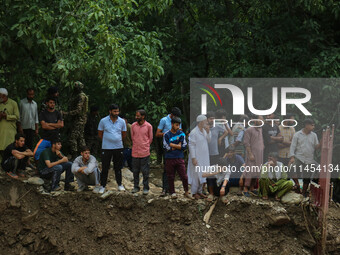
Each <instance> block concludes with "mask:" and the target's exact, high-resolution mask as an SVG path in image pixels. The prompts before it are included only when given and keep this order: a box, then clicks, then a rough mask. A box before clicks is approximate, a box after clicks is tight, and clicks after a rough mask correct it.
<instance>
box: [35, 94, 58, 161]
mask: <svg viewBox="0 0 340 255" xmlns="http://www.w3.org/2000/svg"><path fill="white" fill-rule="evenodd" d="M55 102H56V101H55V98H49V99H47V100H46V104H47V109H46V110H44V111H43V112H41V113H40V116H39V119H40V124H41V127H42V129H43V132H42V135H41V139H40V141H39V142H38V143H37V145H36V146H35V149H34V159H35V160H39V158H40V154H41V153H42V152H43V151H44V150H45V149H46V148H50V147H51V146H52V144H51V141H53V140H57V139H60V134H59V129H60V128H63V127H64V120H63V118H62V116H61V114H60V112H58V111H57V110H56V109H55Z"/></svg>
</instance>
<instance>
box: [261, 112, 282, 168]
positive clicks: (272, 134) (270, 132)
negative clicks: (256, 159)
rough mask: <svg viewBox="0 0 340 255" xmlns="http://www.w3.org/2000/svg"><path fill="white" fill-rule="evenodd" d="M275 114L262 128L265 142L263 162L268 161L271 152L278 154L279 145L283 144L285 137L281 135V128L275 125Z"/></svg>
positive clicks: (269, 116) (268, 117) (271, 115)
mask: <svg viewBox="0 0 340 255" xmlns="http://www.w3.org/2000/svg"><path fill="white" fill-rule="evenodd" d="M275 117H276V116H275V114H274V113H272V114H269V115H268V116H267V119H268V120H269V121H266V123H265V124H264V125H263V127H262V135H263V142H264V152H263V162H267V161H268V154H269V153H270V152H278V151H279V147H278V144H279V143H282V141H283V137H282V135H281V133H280V128H279V127H278V126H277V125H276V124H275V121H272V120H275Z"/></svg>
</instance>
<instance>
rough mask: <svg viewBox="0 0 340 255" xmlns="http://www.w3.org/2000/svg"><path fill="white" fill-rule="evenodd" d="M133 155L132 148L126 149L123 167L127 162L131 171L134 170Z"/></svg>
mask: <svg viewBox="0 0 340 255" xmlns="http://www.w3.org/2000/svg"><path fill="white" fill-rule="evenodd" d="M131 153H132V149H130V148H124V150H123V157H124V158H123V167H124V165H125V162H127V164H128V167H129V169H130V170H132V156H131Z"/></svg>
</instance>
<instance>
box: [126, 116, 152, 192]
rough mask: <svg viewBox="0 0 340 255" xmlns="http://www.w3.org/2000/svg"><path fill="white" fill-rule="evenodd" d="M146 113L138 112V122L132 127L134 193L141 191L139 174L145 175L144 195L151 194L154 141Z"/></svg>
mask: <svg viewBox="0 0 340 255" xmlns="http://www.w3.org/2000/svg"><path fill="white" fill-rule="evenodd" d="M145 117H146V112H145V110H143V109H141V110H138V111H137V112H136V120H137V121H136V122H134V123H133V124H132V125H131V140H132V172H133V178H134V188H133V190H132V193H136V192H138V191H139V173H140V172H142V174H143V195H147V194H148V193H149V171H150V145H151V143H152V139H153V132H152V126H151V124H150V123H149V122H147V121H146V120H145Z"/></svg>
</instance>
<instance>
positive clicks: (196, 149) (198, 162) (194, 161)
mask: <svg viewBox="0 0 340 255" xmlns="http://www.w3.org/2000/svg"><path fill="white" fill-rule="evenodd" d="M196 121H197V126H196V127H195V128H194V129H193V130H192V131H191V133H190V135H189V163H188V182H189V184H190V185H191V194H192V195H193V196H194V197H195V198H196V199H199V198H200V197H204V195H203V194H202V192H203V184H204V183H206V178H204V177H202V174H203V171H204V170H205V169H206V168H207V167H208V166H210V160H209V147H208V143H209V142H210V139H211V132H210V130H209V126H208V123H207V117H206V116H204V115H199V116H198V117H197V119H196ZM202 170H203V171H202Z"/></svg>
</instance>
